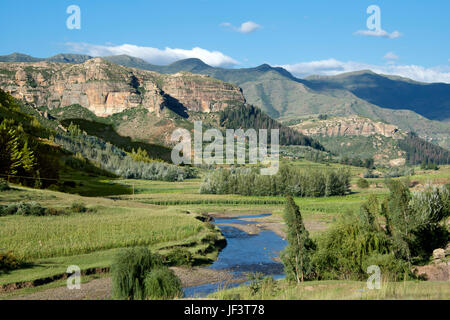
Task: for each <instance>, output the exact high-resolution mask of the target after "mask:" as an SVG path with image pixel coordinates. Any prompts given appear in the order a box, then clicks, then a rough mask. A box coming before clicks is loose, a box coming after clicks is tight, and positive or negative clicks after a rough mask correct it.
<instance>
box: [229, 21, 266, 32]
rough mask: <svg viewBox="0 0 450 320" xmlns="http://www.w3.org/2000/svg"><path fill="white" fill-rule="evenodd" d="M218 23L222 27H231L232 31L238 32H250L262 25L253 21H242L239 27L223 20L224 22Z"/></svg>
mask: <svg viewBox="0 0 450 320" xmlns="http://www.w3.org/2000/svg"><path fill="white" fill-rule="evenodd" d="M220 25H221V26H222V27H227V28H231V29H233V30H234V31H236V32H240V33H252V32H254V31H256V30H258V29H261V28H262V26H260V25H259V24H257V23H255V22H253V21H247V22H244V23H242V24H241V25H240V26H239V27H235V26H233V25H232V24H231V23H229V22H224V23H221V24H220Z"/></svg>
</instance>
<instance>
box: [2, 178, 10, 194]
mask: <svg viewBox="0 0 450 320" xmlns="http://www.w3.org/2000/svg"><path fill="white" fill-rule="evenodd" d="M10 189H11V188H10V187H9V184H8V182H7V181H5V180H3V179H0V192H1V191H8V190H10Z"/></svg>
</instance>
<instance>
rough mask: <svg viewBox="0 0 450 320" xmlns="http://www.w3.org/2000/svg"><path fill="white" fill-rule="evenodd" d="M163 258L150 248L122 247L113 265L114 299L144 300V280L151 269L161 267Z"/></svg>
mask: <svg viewBox="0 0 450 320" xmlns="http://www.w3.org/2000/svg"><path fill="white" fill-rule="evenodd" d="M161 266H162V260H161V257H159V256H158V255H156V254H153V253H152V252H151V251H150V250H149V249H148V248H144V247H137V248H127V249H122V250H120V251H119V253H118V254H117V255H116V257H115V259H114V261H113V264H112V267H111V275H112V283H113V285H112V296H113V298H114V299H124V300H142V299H144V298H145V287H144V280H145V277H146V275H147V273H148V272H149V271H151V270H152V269H153V268H155V267H161Z"/></svg>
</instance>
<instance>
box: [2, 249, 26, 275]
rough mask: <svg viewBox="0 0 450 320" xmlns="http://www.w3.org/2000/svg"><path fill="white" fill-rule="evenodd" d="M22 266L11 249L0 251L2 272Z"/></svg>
mask: <svg viewBox="0 0 450 320" xmlns="http://www.w3.org/2000/svg"><path fill="white" fill-rule="evenodd" d="M20 266H21V262H20V261H19V259H17V258H16V257H15V256H14V255H13V253H12V252H11V251H8V252H0V274H2V273H6V272H8V271H11V270H14V269H18V268H20Z"/></svg>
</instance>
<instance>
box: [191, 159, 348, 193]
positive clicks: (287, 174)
mask: <svg viewBox="0 0 450 320" xmlns="http://www.w3.org/2000/svg"><path fill="white" fill-rule="evenodd" d="M349 190H350V172H349V171H348V170H345V169H337V170H333V169H329V170H317V169H308V170H302V169H297V168H294V167H292V166H288V165H282V166H281V167H280V169H279V170H278V173H277V174H275V175H261V174H260V172H259V170H258V169H249V168H246V169H245V168H244V169H239V168H238V169H233V170H226V169H223V170H217V171H215V172H213V173H211V174H210V175H208V176H207V177H205V179H204V181H203V183H202V185H201V188H200V192H201V193H208V194H240V195H246V196H250V195H253V196H285V195H291V196H296V197H328V196H337V195H345V194H347V193H348V192H349Z"/></svg>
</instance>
